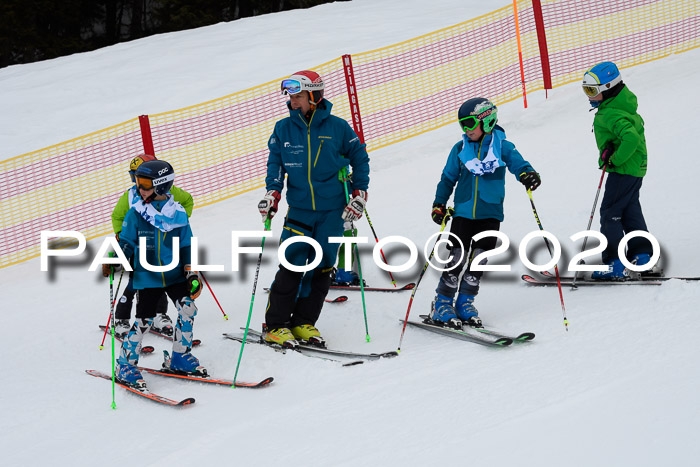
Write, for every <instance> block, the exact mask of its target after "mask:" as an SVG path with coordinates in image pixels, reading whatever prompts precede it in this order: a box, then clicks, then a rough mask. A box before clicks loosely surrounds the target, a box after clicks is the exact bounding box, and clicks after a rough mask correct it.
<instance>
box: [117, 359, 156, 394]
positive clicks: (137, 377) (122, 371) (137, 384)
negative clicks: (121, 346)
mask: <svg viewBox="0 0 700 467" xmlns="http://www.w3.org/2000/svg"><path fill="white" fill-rule="evenodd" d="M115 377H116V379H117V380H119V382H120V383H122V384H126V385H127V386H129V387H132V388H134V389H136V390H137V391H141V392H148V387H146V381H145V380H144V379H143V376H141V372H140V371H139V370H138V368H136V367H135V366H134V365H131V364H130V363H120V362H119V360H117V370H116V375H115Z"/></svg>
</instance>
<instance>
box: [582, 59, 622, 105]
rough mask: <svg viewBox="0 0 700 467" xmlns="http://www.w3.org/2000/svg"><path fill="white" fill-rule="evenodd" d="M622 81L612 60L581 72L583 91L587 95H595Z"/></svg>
mask: <svg viewBox="0 0 700 467" xmlns="http://www.w3.org/2000/svg"><path fill="white" fill-rule="evenodd" d="M621 82H622V75H621V74H620V70H618V69H617V66H616V65H615V64H614V63H613V62H602V63H599V64H597V65H595V66H593V67H592V68H591V69H589V70H588V71H586V72H585V73H584V74H583V83H582V86H583V92H584V93H586V96H588V97H595V96H597V95H598V94H600V93H601V92H603V91H607V90H609V89H612V88H613V87H615V86H616V85H617V84H618V83H621Z"/></svg>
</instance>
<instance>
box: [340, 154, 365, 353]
mask: <svg viewBox="0 0 700 467" xmlns="http://www.w3.org/2000/svg"><path fill="white" fill-rule="evenodd" d="M338 178H340V179H341V180H342V181H343V188H345V202H346V203H350V193H349V190H348V178H349V177H348V168H347V167H343V168H342V169H340V172H338ZM350 229H351V230H355V227H354V226H353V224H352V221H350ZM353 248H355V258H357V273H358V275H359V276H360V295H361V296H362V313H363V314H364V316H365V339H366V340H367V342H369V341H370V337H369V326H368V325H367V305H366V303H365V281H364V279H362V265H361V264H360V249H359V248H358V247H357V243H353Z"/></svg>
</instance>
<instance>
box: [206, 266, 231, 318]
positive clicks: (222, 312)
mask: <svg viewBox="0 0 700 467" xmlns="http://www.w3.org/2000/svg"><path fill="white" fill-rule="evenodd" d="M199 275H200V276H202V279H204V283H205V284H207V288H208V289H209V292H211V296H212V297H214V301H215V302H216V304H217V305H219V310H221V314H223V315H224V319H226V320H228V315H227V314H226V313H224V309H223V308H222V307H221V303H219V300H218V299H217V298H216V295H214V291H213V290H212V289H211V286H210V285H209V281H207V278H206V277H204V273H203V272H200V273H199Z"/></svg>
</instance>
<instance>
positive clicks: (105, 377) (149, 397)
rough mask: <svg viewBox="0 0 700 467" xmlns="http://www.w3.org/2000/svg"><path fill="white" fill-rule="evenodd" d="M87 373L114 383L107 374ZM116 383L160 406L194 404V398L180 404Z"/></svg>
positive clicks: (94, 371) (99, 372)
mask: <svg viewBox="0 0 700 467" xmlns="http://www.w3.org/2000/svg"><path fill="white" fill-rule="evenodd" d="M85 373H87V374H89V375H91V376H95V377H97V378H102V379H106V380H107V381H112V376H110V375H108V374H105V373H102V372H101V371H97V370H85ZM114 383H115V384H116V385H118V386H121V387H123V388H124V389H126V390H127V391H131V392H132V393H134V394H137V395H139V396H141V397H145V398H146V399H149V400H152V401H153V402H158V403H159V404H163V405H169V406H171V407H182V406H185V405H191V404H194V397H188V398H187V399H183V400H181V401H179V402H178V401H175V400H172V399H168V398H167V397H163V396H159V395H158V394H154V393H152V392H149V391H146V392H142V391H139V390H138V389H135V388H133V387H131V386H129V385H128V384H124V383H122V382H121V381H119V380H115V381H114Z"/></svg>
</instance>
